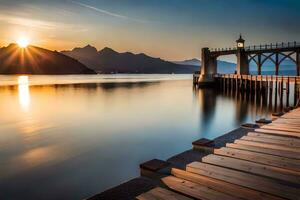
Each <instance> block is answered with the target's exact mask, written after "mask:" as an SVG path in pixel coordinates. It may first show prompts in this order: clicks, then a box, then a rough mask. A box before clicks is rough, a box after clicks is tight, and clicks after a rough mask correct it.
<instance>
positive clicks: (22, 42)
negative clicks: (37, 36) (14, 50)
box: [17, 37, 29, 48]
mask: <svg viewBox="0 0 300 200" xmlns="http://www.w3.org/2000/svg"><path fill="white" fill-rule="evenodd" d="M17 43H18V45H19V46H20V47H21V48H26V47H27V46H28V44H29V41H28V38H25V37H22V38H19V39H18V40H17Z"/></svg>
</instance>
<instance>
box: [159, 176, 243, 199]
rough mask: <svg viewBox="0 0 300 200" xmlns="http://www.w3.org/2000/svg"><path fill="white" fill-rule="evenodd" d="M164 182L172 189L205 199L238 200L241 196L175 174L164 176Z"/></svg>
mask: <svg viewBox="0 0 300 200" xmlns="http://www.w3.org/2000/svg"><path fill="white" fill-rule="evenodd" d="M162 182H163V183H164V184H166V185H167V186H168V187H169V188H171V189H172V190H175V191H176V192H180V193H182V194H185V195H187V196H190V197H193V198H196V199H203V200H220V199H228V200H237V199H239V198H237V197H234V196H230V195H228V194H225V193H223V192H219V191H216V190H213V189H211V188H209V187H207V186H204V185H200V184H197V183H194V182H191V181H188V180H184V179H181V178H176V177H174V176H168V177H165V178H162Z"/></svg>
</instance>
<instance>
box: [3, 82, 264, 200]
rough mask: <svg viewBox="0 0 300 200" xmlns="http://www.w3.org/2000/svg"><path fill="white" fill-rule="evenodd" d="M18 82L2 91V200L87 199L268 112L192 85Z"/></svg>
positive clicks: (236, 96)
mask: <svg viewBox="0 0 300 200" xmlns="http://www.w3.org/2000/svg"><path fill="white" fill-rule="evenodd" d="M55 77H57V76H53V77H52V79H54V78H55ZM57 78H59V79H60V80H61V82H64V83H65V82H67V81H70V79H69V78H68V80H67V81H65V80H63V77H57ZM32 79H36V81H37V82H41V81H42V80H39V79H38V78H37V77H35V78H33V77H30V80H31V81H30V83H32ZM81 79H86V77H85V76H83V77H82V78H81ZM0 80H1V78H0ZM18 80H19V84H18V87H6V88H1V87H0V96H1V98H0V112H1V113H2V116H1V118H0V124H1V126H0V133H1V134H0V148H1V151H0V163H1V165H0V188H1V192H0V199H45V200H52V199H83V198H86V197H88V196H91V195H93V194H95V193H98V192H101V191H102V190H105V189H107V188H109V187H112V186H115V185H118V184H120V183H121V182H124V181H126V180H128V179H131V178H133V177H136V176H138V175H139V168H138V166H139V164H140V163H142V162H144V161H146V160H149V159H153V158H158V159H167V158H169V157H171V156H173V155H174V154H177V153H180V152H182V151H185V150H187V149H189V148H191V143H192V141H194V140H196V139H199V138H201V137H206V138H209V139H213V138H215V137H218V136H220V135H221V134H224V133H225V132H228V131H230V130H232V129H234V128H237V127H239V126H240V124H241V123H245V122H253V121H254V120H255V119H257V118H259V117H260V116H261V115H267V114H268V113H266V112H267V111H266V110H264V109H262V110H260V105H261V106H262V107H264V104H265V103H263V102H262V104H260V102H261V101H260V100H259V101H257V103H259V104H258V106H257V107H255V105H257V104H256V99H255V98H254V97H252V100H251V98H249V97H247V96H242V95H241V94H235V93H232V92H231V93H222V91H216V90H213V89H205V90H195V91H193V90H192V81H191V80H172V81H165V80H159V81H149V80H147V82H145V81H143V80H141V82H138V81H135V82H124V81H123V82H115V83H112V82H110V83H99V82H100V81H99V82H97V83H89V84H78V83H76V84H64V85H40V86H30V87H29V85H28V84H29V83H28V77H22V78H21V77H19V79H18ZM257 98H259V97H257ZM20 105H21V106H20ZM25 108H26V111H27V112H23V111H24V109H25ZM256 110H258V111H259V112H256ZM178 141H180V142H178ZM120 163H122V164H120ZM83 185H84V186H85V187H82V186H83ZM36 188H39V190H36ZM2 191H4V192H2ZM66 191H67V192H66Z"/></svg>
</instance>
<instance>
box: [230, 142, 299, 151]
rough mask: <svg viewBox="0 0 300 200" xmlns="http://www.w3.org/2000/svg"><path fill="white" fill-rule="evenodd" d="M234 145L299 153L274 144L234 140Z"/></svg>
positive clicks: (296, 149) (294, 149)
mask: <svg viewBox="0 0 300 200" xmlns="http://www.w3.org/2000/svg"><path fill="white" fill-rule="evenodd" d="M234 143H235V144H245V145H251V146H257V147H263V148H269V149H277V150H281V151H289V152H296V153H300V149H299V148H296V147H294V148H291V147H287V146H280V145H275V144H269V143H263V142H252V141H247V140H240V139H238V140H235V141H234Z"/></svg>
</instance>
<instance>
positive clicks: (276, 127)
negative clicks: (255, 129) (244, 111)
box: [260, 125, 300, 135]
mask: <svg viewBox="0 0 300 200" xmlns="http://www.w3.org/2000/svg"><path fill="white" fill-rule="evenodd" d="M260 128H262V129H269V130H278V131H288V132H295V133H298V134H299V135H300V131H299V129H298V128H292V127H290V128H288V127H285V126H279V125H278V126H275V125H265V126H262V127H260Z"/></svg>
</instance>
